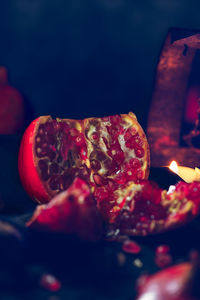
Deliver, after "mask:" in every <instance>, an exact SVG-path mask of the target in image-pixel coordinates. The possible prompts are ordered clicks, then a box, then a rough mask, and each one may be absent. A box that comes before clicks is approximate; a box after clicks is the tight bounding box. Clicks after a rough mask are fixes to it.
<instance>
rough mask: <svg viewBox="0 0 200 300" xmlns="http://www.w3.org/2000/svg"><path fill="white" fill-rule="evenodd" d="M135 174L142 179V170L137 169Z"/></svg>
mask: <svg viewBox="0 0 200 300" xmlns="http://www.w3.org/2000/svg"><path fill="white" fill-rule="evenodd" d="M136 176H137V179H143V178H144V172H143V171H142V170H138V171H137V174H136Z"/></svg>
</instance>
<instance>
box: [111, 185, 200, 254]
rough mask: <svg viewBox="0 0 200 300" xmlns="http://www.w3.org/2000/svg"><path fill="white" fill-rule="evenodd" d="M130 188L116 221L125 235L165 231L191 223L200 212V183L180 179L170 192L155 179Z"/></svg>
mask: <svg viewBox="0 0 200 300" xmlns="http://www.w3.org/2000/svg"><path fill="white" fill-rule="evenodd" d="M126 191H127V194H126V195H125V196H124V204H123V207H122V209H121V210H120V212H119V214H118V216H117V220H116V222H115V230H116V229H118V231H119V233H120V234H122V235H123V234H125V235H148V234H153V233H159V232H163V231H166V230H169V229H173V228H175V227H179V226H181V225H183V224H186V223H188V222H189V221H191V220H192V219H194V218H195V217H196V216H197V215H198V214H199V213H200V184H199V182H193V183H182V182H179V183H178V184H177V185H176V186H175V189H174V191H173V192H171V193H167V191H166V190H161V189H160V188H159V187H158V185H157V184H156V183H155V182H150V181H141V182H138V183H137V184H133V185H132V186H130V187H129V190H126ZM165 248H166V247H165ZM160 250H162V251H163V252H164V250H166V249H164V248H163V247H162V249H161V248H160ZM163 254H164V253H163ZM165 254H166V253H165ZM163 258H164V257H163Z"/></svg>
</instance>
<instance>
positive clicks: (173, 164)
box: [169, 160, 178, 174]
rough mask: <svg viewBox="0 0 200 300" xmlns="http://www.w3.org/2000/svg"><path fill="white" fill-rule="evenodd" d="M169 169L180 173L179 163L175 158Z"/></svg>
mask: <svg viewBox="0 0 200 300" xmlns="http://www.w3.org/2000/svg"><path fill="white" fill-rule="evenodd" d="M169 169H170V170H171V171H172V172H174V173H176V174H177V173H178V165H177V162H176V161H175V160H173V161H172V162H171V164H170V165H169Z"/></svg>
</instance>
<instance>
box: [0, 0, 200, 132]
mask: <svg viewBox="0 0 200 300" xmlns="http://www.w3.org/2000/svg"><path fill="white" fill-rule="evenodd" d="M199 8H200V4H199V2H198V1H191V0H182V1H178V0H168V1H167V0H151V1H150V0H149V1H148V0H147V1H139V0H135V1H133V0H84V1H83V0H57V1H55V0H9V1H1V4H0V40H1V46H0V64H1V65H4V66H6V67H7V68H8V71H9V77H10V82H11V84H12V85H13V86H15V87H16V88H17V89H19V90H20V91H21V93H22V94H23V95H24V96H25V97H26V98H27V100H28V101H29V102H30V104H31V106H32V108H33V112H34V116H39V115H47V114H51V115H53V116H60V117H67V118H83V117H88V116H103V115H109V114H116V113H127V112H128V111H133V112H135V113H136V114H137V117H138V119H139V121H140V123H141V124H142V125H143V126H144V127H145V126H146V119H147V114H148V108H149V103H150V99H151V93H152V85H153V78H154V74H155V69H156V63H157V60H158V56H159V52H160V50H161V47H162V42H163V40H164V38H165V36H166V34H167V32H168V29H169V28H170V27H182V28H191V29H200V15H199Z"/></svg>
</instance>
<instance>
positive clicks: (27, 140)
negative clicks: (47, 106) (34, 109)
mask: <svg viewBox="0 0 200 300" xmlns="http://www.w3.org/2000/svg"><path fill="white" fill-rule="evenodd" d="M127 136H128V137H127ZM126 138H128V139H133V138H134V143H132V144H131V148H129V147H127V146H126ZM136 150H137V151H139V152H140V154H138V153H139V152H137V151H136ZM148 173H149V147H148V143H147V140H146V137H145V134H144V132H143V130H142V128H141V126H140V125H139V123H138V122H137V119H136V117H135V115H134V114H133V113H129V114H127V115H117V116H111V117H105V118H89V119H84V120H69V119H63V120H61V119H56V120H53V119H52V118H51V117H50V116H44V117H39V118H38V119H36V120H34V121H33V122H32V123H31V124H30V126H29V127H28V128H27V130H26V131H25V133H24V136H23V139H22V142H21V146H20V151H19V174H20V177H21V181H22V183H23V186H24V188H25V189H26V191H27V192H28V194H29V195H30V196H31V197H32V198H34V199H35V200H36V201H37V202H39V203H45V202H49V201H50V200H51V199H52V198H53V197H54V196H55V195H56V194H58V193H59V192H61V191H64V190H66V189H67V188H68V187H69V186H70V185H71V183H72V182H73V180H74V178H76V177H79V178H81V179H83V180H84V181H86V182H87V183H88V184H89V186H90V187H91V190H92V193H93V195H94V196H95V199H96V202H97V206H98V207H99V208H100V210H104V209H105V210H106V211H103V212H102V214H103V215H104V217H105V218H106V219H107V220H108V221H110V222H113V221H114V218H115V217H116V215H117V214H118V213H119V211H120V209H121V208H122V206H123V204H124V201H123V200H122V198H123V196H124V195H125V194H126V186H127V187H128V189H129V184H130V183H131V182H133V181H135V180H138V179H146V178H147V177H148ZM120 178H121V179H120ZM122 178H123V179H122ZM111 182H112V184H111ZM123 189H124V190H125V192H122V194H123V195H120V200H119V199H118V194H120V193H121V192H120V190H123ZM106 194H108V197H105V195H106ZM102 199H103V200H105V201H107V202H109V203H108V204H105V201H104V202H102ZM105 207H107V208H105Z"/></svg>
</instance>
